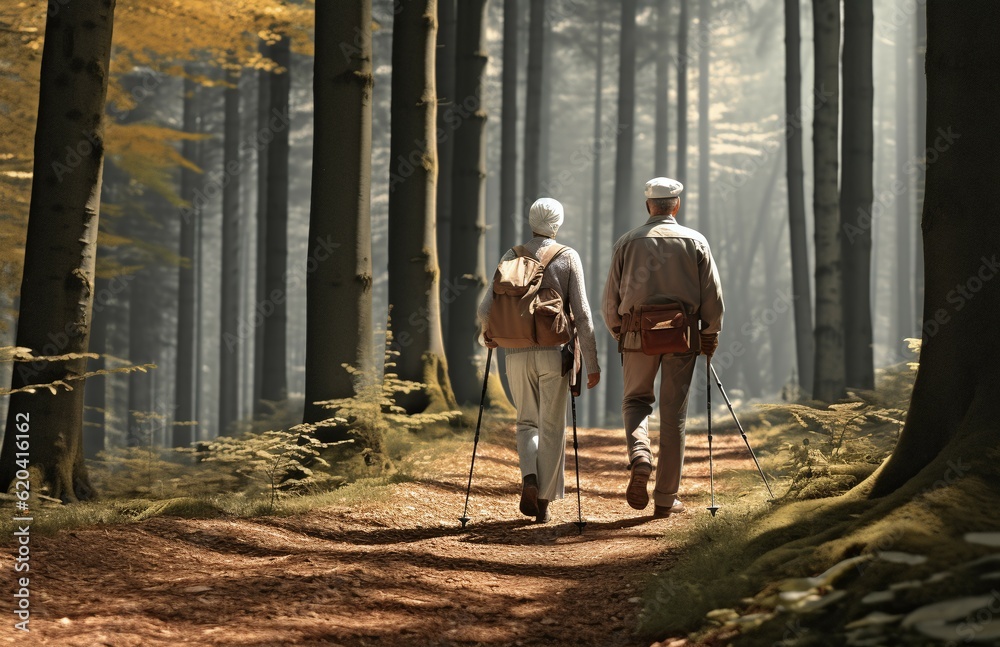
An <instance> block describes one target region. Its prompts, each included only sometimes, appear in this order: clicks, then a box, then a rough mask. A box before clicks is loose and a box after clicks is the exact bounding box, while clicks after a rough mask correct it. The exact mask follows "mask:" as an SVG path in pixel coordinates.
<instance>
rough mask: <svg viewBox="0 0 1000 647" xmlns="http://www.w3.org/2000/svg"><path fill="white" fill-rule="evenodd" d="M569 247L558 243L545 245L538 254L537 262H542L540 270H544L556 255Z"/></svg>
mask: <svg viewBox="0 0 1000 647" xmlns="http://www.w3.org/2000/svg"><path fill="white" fill-rule="evenodd" d="M567 249H569V248H568V247H567V246H566V245H559V244H558V243H554V244H552V245H547V246H546V247H545V249H543V250H542V253H541V254H539V255H538V262H539V263H541V264H542V270H543V271H544V270H545V268H546V267H548V266H549V263H551V262H552V261H554V260H555V258H556V256H559V254H562V253H563V252H564V251H566V250H567Z"/></svg>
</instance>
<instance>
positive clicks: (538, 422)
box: [505, 350, 570, 501]
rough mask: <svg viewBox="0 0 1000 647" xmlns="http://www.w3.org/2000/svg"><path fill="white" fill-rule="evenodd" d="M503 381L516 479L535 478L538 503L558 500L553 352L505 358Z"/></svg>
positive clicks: (557, 390)
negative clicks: (512, 413)
mask: <svg viewBox="0 0 1000 647" xmlns="http://www.w3.org/2000/svg"><path fill="white" fill-rule="evenodd" d="M505 358H506V360H507V380H508V382H509V384H510V391H511V394H512V395H513V396H514V406H515V407H517V456H518V459H519V462H520V464H521V477H522V478H523V477H525V476H527V475H528V474H536V475H537V476H538V498H539V499H546V500H548V501H552V500H554V499H561V498H563V492H564V490H563V470H564V468H565V465H566V399H567V397H568V395H569V377H570V376H569V374H568V373H567V374H566V375H565V376H563V375H562V357H561V355H560V353H559V351H558V350H532V351H523V352H518V353H506V354H505Z"/></svg>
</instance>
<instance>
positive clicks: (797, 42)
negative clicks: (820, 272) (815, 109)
mask: <svg viewBox="0 0 1000 647" xmlns="http://www.w3.org/2000/svg"><path fill="white" fill-rule="evenodd" d="M799 21H800V17H799V0H785V114H786V115H788V119H789V120H793V119H794V121H793V122H792V123H786V124H785V128H786V132H785V137H786V140H787V146H788V148H787V150H786V153H787V162H786V164H787V174H788V233H789V244H790V246H791V253H792V299H793V301H794V304H795V305H794V306H793V307H794V309H795V356H796V364H797V366H798V376H799V381H800V382H801V386H802V390H803V391H804V392H805V393H806V394H807V395H809V394H811V393H812V390H813V372H814V369H813V361H814V359H815V357H814V354H815V348H814V344H813V318H812V288H811V286H810V285H809V245H808V242H807V240H806V238H807V236H806V196H805V187H804V179H803V178H804V176H805V170H804V168H805V166H804V164H803V161H802V124H801V123H800V122H799V119H800V117H799V115H801V114H802V67H801V60H800V59H801V53H800V49H801V39H802V37H801V31H800V30H801V25H800V23H799Z"/></svg>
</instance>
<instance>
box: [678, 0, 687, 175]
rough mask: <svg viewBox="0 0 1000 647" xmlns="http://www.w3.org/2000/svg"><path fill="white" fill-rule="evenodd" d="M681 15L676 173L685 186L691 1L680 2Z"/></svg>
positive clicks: (682, 0) (679, 23)
mask: <svg viewBox="0 0 1000 647" xmlns="http://www.w3.org/2000/svg"><path fill="white" fill-rule="evenodd" d="M680 3H681V15H680V18H679V19H678V21H677V171H676V173H675V175H676V176H677V180H678V181H679V182H681V184H687V145H688V117H687V111H688V28H689V27H690V22H691V18H690V13H689V9H690V7H689V6H688V5H689V4H690V3H691V0H680Z"/></svg>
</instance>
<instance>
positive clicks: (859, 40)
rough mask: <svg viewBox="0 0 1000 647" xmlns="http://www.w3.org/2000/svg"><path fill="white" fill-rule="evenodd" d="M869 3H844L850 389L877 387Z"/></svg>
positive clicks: (843, 226)
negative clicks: (873, 325)
mask: <svg viewBox="0 0 1000 647" xmlns="http://www.w3.org/2000/svg"><path fill="white" fill-rule="evenodd" d="M873 23H874V14H873V12H872V3H871V0H852V1H851V2H847V3H845V4H844V71H843V74H844V117H843V121H844V133H843V136H842V139H841V158H842V159H843V167H842V170H841V193H840V236H841V240H840V242H841V259H842V260H841V270H842V273H843V283H844V284H843V292H842V297H841V298H842V304H843V308H844V314H843V330H844V375H845V379H846V383H847V386H849V387H851V388H854V389H864V390H870V389H874V388H875V365H874V361H873V358H872V313H871V267H872V260H871V255H872V231H873V229H874V222H873V216H872V194H873V187H872V184H873V179H872V174H873V165H874V156H873V146H874V132H873V131H872V119H873V117H874V115H873V100H874V96H875V90H874V87H873V79H872V46H873V43H872V37H873V28H874V24H873Z"/></svg>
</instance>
